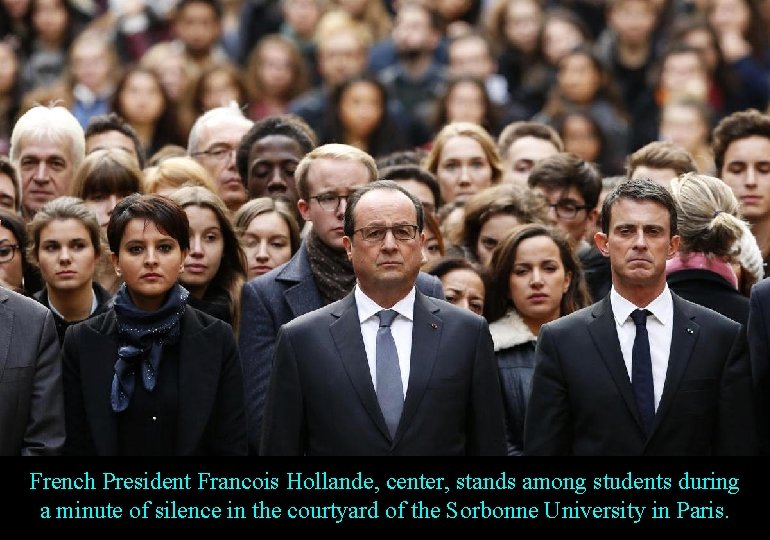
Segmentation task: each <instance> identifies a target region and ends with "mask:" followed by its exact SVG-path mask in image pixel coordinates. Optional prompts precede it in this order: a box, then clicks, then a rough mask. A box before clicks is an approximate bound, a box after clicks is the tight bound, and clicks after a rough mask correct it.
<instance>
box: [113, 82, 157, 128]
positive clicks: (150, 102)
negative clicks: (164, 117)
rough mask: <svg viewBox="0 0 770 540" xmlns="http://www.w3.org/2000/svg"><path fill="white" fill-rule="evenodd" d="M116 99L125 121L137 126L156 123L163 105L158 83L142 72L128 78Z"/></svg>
mask: <svg viewBox="0 0 770 540" xmlns="http://www.w3.org/2000/svg"><path fill="white" fill-rule="evenodd" d="M118 99H119V100H120V106H121V109H122V111H123V116H124V117H125V119H126V121H128V122H130V123H131V124H138V125H146V124H154V123H155V122H157V121H158V119H159V118H160V116H161V114H162V113H163V107H164V105H165V104H164V102H163V93H162V91H161V89H160V86H159V85H158V81H157V80H156V79H155V78H154V77H153V76H152V75H150V74H148V73H142V72H137V73H134V74H132V75H130V76H129V78H128V80H127V81H126V83H125V85H124V86H123V89H122V90H121V92H120V96H119V97H118Z"/></svg>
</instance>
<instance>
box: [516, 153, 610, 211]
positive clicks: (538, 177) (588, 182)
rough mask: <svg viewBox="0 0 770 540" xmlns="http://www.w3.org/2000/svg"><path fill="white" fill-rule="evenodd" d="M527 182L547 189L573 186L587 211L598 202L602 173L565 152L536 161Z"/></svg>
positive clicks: (594, 166)
mask: <svg viewBox="0 0 770 540" xmlns="http://www.w3.org/2000/svg"><path fill="white" fill-rule="evenodd" d="M527 183H528V185H529V187H531V188H534V187H541V188H543V189H545V190H549V191H550V190H567V189H569V188H571V187H574V188H575V189H577V190H578V193H580V195H581V196H582V197H583V200H584V201H585V204H586V206H587V207H588V211H590V210H593V209H594V208H595V207H596V205H597V204H598V203H599V194H600V193H601V191H602V175H601V174H600V173H599V169H597V168H596V165H594V164H593V163H589V162H588V161H585V160H583V159H581V158H579V157H578V156H576V155H575V154H570V153H567V152H562V153H560V154H554V155H553V156H548V157H547V158H543V159H541V160H540V161H538V162H537V163H536V164H535V166H534V167H533V168H532V171H531V172H530V173H529V179H528V180H527Z"/></svg>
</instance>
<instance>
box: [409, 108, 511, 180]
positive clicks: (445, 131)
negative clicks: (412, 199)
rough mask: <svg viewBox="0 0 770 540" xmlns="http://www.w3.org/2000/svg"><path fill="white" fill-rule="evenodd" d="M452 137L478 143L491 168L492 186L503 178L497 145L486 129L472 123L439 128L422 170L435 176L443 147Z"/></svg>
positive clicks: (453, 123) (459, 123) (460, 123)
mask: <svg viewBox="0 0 770 540" xmlns="http://www.w3.org/2000/svg"><path fill="white" fill-rule="evenodd" d="M452 137H468V138H470V139H473V140H474V141H476V142H477V143H479V144H480V145H481V149H482V150H483V151H484V155H485V156H486V157H487V161H488V162H489V166H490V167H491V168H492V184H497V183H499V182H500V179H501V178H502V177H503V162H502V160H501V159H500V153H499V152H498V151H497V144H496V143H495V141H494V139H493V138H492V136H491V135H490V134H489V132H488V131H487V130H486V129H484V128H483V127H481V126H480V125H478V124H474V123H472V122H452V123H451V124H447V125H446V126H444V127H443V128H441V131H439V132H438V134H436V137H435V138H434V139H433V146H432V148H431V149H430V152H429V153H428V155H427V157H426V158H425V162H424V163H423V165H422V166H423V168H425V169H427V170H429V171H430V172H432V173H433V174H436V171H437V170H438V162H439V160H440V159H441V152H443V151H444V146H445V145H446V143H447V141H448V140H449V139H451V138H452Z"/></svg>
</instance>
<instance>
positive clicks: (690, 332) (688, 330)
mask: <svg viewBox="0 0 770 540" xmlns="http://www.w3.org/2000/svg"><path fill="white" fill-rule="evenodd" d="M687 333H688V334H694V333H695V332H693V331H692V328H688V329H687Z"/></svg>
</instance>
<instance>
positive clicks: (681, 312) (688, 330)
mask: <svg viewBox="0 0 770 540" xmlns="http://www.w3.org/2000/svg"><path fill="white" fill-rule="evenodd" d="M671 296H672V298H673V300H674V322H673V327H672V329H671V352H670V353H669V355H668V368H667V369H666V381H665V383H664V384H663V394H662V395H661V397H660V403H659V404H658V410H657V412H656V413H655V422H654V423H653V431H655V429H656V428H657V427H658V425H659V424H660V422H661V420H662V418H663V417H664V416H665V415H666V413H667V412H668V410H669V409H670V408H671V404H672V403H673V400H674V396H675V395H676V391H677V388H679V383H680V382H681V381H682V377H683V376H684V372H685V369H686V368H687V364H688V363H689V362H690V356H691V355H692V351H693V348H694V347H695V343H696V342H697V341H698V335H699V334H700V326H699V325H698V324H697V323H696V322H695V321H694V320H693V319H695V315H694V314H692V313H691V312H690V310H689V309H688V307H687V304H686V303H685V302H683V301H682V300H681V299H680V298H679V297H678V296H676V295H675V294H674V293H671Z"/></svg>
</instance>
